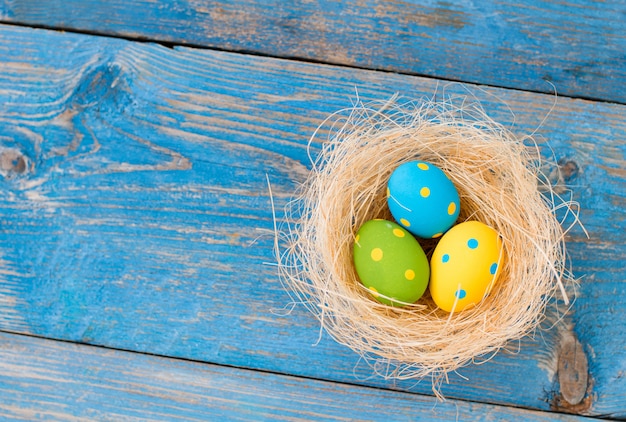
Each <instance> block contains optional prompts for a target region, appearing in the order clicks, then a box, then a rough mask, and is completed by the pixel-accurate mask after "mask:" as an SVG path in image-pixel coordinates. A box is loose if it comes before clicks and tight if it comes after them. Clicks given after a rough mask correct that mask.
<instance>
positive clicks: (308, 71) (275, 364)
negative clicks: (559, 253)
mask: <svg viewBox="0 0 626 422" xmlns="http://www.w3.org/2000/svg"><path fill="white" fill-rule="evenodd" d="M0 54H1V57H3V60H2V61H0V143H1V145H2V150H1V157H0V158H1V160H0V164H1V166H0V167H1V168H0V170H1V171H2V174H3V176H4V179H3V180H2V182H1V183H2V185H3V186H2V189H1V190H0V216H1V217H0V218H1V221H2V230H1V231H0V236H1V238H0V257H1V259H2V267H1V269H0V286H1V290H0V329H1V330H4V331H13V332H18V333H26V334H34V335H37V336H42V337H46V338H53V339H63V340H67V341H72V342H81V343H89V344H93V345H104V346H108V347H112V348H119V349H125V350H132V351H137V352H145V353H150V354H158V355H164V356H171V357H181V358H186V359H192V360H196V361H202V362H209V363H215V364H223V365H230V366H236V367H243V368H251V369H257V370H261V371H271V372H276V373H283V374H289V375H295V376H303V377H309V378H314V379H321V380H329V381H339V382H348V383H356V384H361V385H367V386H377V387H384V388H391V389H396V390H405V391H412V392H418V393H426V394H429V393H430V388H431V386H430V381H429V380H424V381H422V382H420V383H417V382H392V381H385V380H383V379H381V378H379V377H376V376H373V375H372V371H371V369H370V368H369V367H368V366H367V365H366V364H364V363H363V362H361V361H359V359H358V357H357V356H356V355H355V354H354V353H353V352H352V351H350V350H348V349H346V348H345V347H343V346H340V345H338V344H337V343H335V342H334V341H332V340H331V339H329V338H328V336H325V335H322V337H321V340H320V342H319V344H316V345H315V343H316V342H317V341H318V335H319V326H318V324H317V323H316V321H315V320H314V319H313V318H312V317H311V316H310V315H309V314H307V313H306V312H305V310H304V309H303V308H302V307H296V308H295V309H294V310H293V312H292V313H291V314H290V315H282V314H281V310H282V309H283V308H284V307H286V306H287V307H288V305H289V298H288V296H287V295H286V293H284V291H283V290H282V288H281V286H280V283H279V281H278V279H277V276H276V271H275V268H274V267H272V266H271V265H266V263H267V262H272V261H273V260H274V258H273V256H272V243H273V238H272V234H271V230H272V227H273V225H272V213H271V209H270V200H269V195H268V190H267V186H266V179H265V177H266V174H267V175H268V176H269V179H270V180H271V182H272V187H273V194H274V200H275V201H276V204H277V207H278V208H280V207H282V205H284V204H285V202H286V201H287V200H288V198H289V196H290V195H291V194H292V192H293V189H294V188H295V186H296V185H297V183H298V182H301V181H302V180H303V179H304V177H305V175H306V172H307V168H308V167H307V166H308V165H309V163H308V158H307V153H306V143H307V141H308V138H309V136H310V134H311V133H312V132H313V130H314V129H315V128H316V127H317V125H318V124H319V123H320V122H321V121H322V120H323V119H324V118H325V117H326V116H327V115H328V114H329V113H330V112H333V111H335V110H337V109H339V108H343V107H346V106H349V105H350V103H351V101H352V100H353V99H354V96H355V87H357V88H358V92H359V96H360V98H361V99H363V100H364V101H367V100H370V99H385V98H388V97H389V96H391V95H392V94H394V93H396V92H399V93H402V94H405V95H407V96H410V97H421V96H428V97H432V96H433V95H434V94H435V93H436V92H437V95H441V94H442V93H443V91H444V90H445V92H446V93H447V94H449V95H459V96H460V95H467V93H468V90H469V91H471V92H473V93H474V94H475V96H476V98H477V99H478V100H480V101H481V102H482V103H483V106H484V108H485V109H486V110H487V111H488V112H489V114H490V115H492V116H493V117H494V118H495V119H496V120H498V121H500V122H503V123H505V124H508V123H510V125H511V127H512V128H513V129H514V130H515V131H516V132H518V133H520V134H527V133H531V132H533V131H534V130H535V129H537V126H538V125H540V123H541V122H542V120H543V119H544V117H546V115H547V114H548V112H549V110H550V109H551V107H552V105H553V102H554V100H555V99H554V98H553V97H551V96H547V95H540V94H532V93H525V92H519V91H508V90H504V89H495V88H480V89H479V88H478V87H471V86H468V87H464V86H460V85H456V84H453V85H449V86H445V87H442V86H441V85H439V88H437V86H438V84H440V82H438V81H437V80H430V79H424V78H418V77H409V76H400V75H394V74H388V73H382V72H373V71H365V70H354V69H346V68H339V67H332V66H327V65H316V64H306V63H297V62H293V61H286V60H278V59H272V58H261V57H253V56H246V55H242V54H232V53H225V52H216V51H202V50H195V49H190V48H180V47H177V48H174V49H169V48H165V47H162V46H158V45H153V44H139V43H133V42H127V41H122V40H114V39H106V38H99V37H93V36H85V35H74V34H60V33H56V32H49V31H43V30H32V29H24V28H18V27H10V26H0ZM509 107H510V109H511V110H512V111H513V113H514V115H515V117H513V115H512V114H511V113H510V111H509ZM625 116H626V107H625V106H621V105H616V104H605V103H596V102H589V101H583V100H570V99H563V98H561V99H559V101H558V104H557V105H556V107H555V109H554V111H553V112H552V113H551V114H550V115H549V117H548V118H547V119H546V121H545V123H544V124H543V126H541V127H540V128H539V129H538V135H539V136H540V137H541V138H542V139H544V140H546V141H549V144H550V147H551V148H552V149H553V151H554V153H555V155H556V159H566V160H573V161H574V162H575V163H576V164H577V166H578V168H579V171H577V172H573V173H571V174H568V177H567V178H566V179H565V180H564V182H563V183H564V184H563V186H562V187H563V188H570V189H572V191H573V195H574V197H575V199H577V200H578V201H580V203H581V205H582V210H583V211H582V220H583V222H584V224H585V225H586V227H587V229H588V230H589V232H590V239H586V238H585V237H584V235H583V233H582V231H581V230H580V229H576V230H574V231H573V232H572V233H571V235H570V237H569V242H568V245H569V250H570V253H571V256H572V264H573V270H574V273H575V275H577V276H580V277H583V276H584V278H582V281H581V286H580V289H579V297H578V299H577V301H576V303H575V305H574V308H573V311H572V315H571V316H570V317H569V318H568V321H569V322H571V326H572V328H571V332H570V331H569V329H566V328H563V326H559V327H558V328H557V329H553V330H549V331H541V332H538V333H537V335H536V337H535V338H534V339H531V338H528V339H524V340H523V341H522V342H520V344H519V345H518V344H512V345H511V349H512V350H513V351H516V353H507V352H502V353H500V354H498V355H497V356H496V357H495V358H494V359H492V360H491V361H489V362H487V363H485V364H483V365H475V366H470V367H467V368H464V369H463V370H461V371H459V372H460V374H461V375H460V376H459V375H456V374H451V376H450V383H449V384H447V385H444V386H443V390H442V391H443V393H444V394H445V395H446V396H447V397H448V398H459V399H464V400H472V401H480V402H488V403H496V404H503V405H510V406H515V407H526V408H533V409H539V410H550V409H557V408H558V409H561V410H564V411H573V412H579V413H583V414H590V415H605V416H610V417H626V404H625V401H624V397H625V395H626V377H624V374H625V373H626V350H625V349H624V344H626V334H625V333H624V331H623V329H622V326H623V323H624V315H626V303H625V302H624V301H622V300H621V297H623V295H624V294H626V284H625V283H624V279H625V269H624V265H623V262H624V259H625V258H626V246H625V245H626V233H625V230H624V226H625V224H626V223H625V222H624V218H623V206H624V203H625V197H626V184H625V183H624V179H625V176H626V175H625V173H624V163H625V152H626V143H625V142H624V140H626V119H624V117H625ZM513 122H515V123H513ZM544 152H546V153H547V148H544ZM568 333H570V335H569V336H568V335H567V334H568ZM571 336H574V338H577V339H578V340H579V342H580V344H581V349H582V350H583V351H584V353H585V354H586V355H587V358H588V361H589V381H588V383H587V385H583V386H582V388H583V390H585V393H584V398H583V400H582V402H581V403H580V404H578V405H576V406H570V405H567V404H566V403H564V402H563V400H562V397H561V394H560V393H559V384H558V379H559V377H558V376H557V374H556V372H557V368H558V367H559V355H560V353H561V351H562V350H561V347H560V342H561V339H562V338H568V339H571ZM568 341H569V340H568ZM568 344H575V343H571V341H569V343H568ZM518 347H519V351H517V349H518ZM570 351H571V350H570V349H569V348H567V350H565V352H567V353H565V355H564V356H567V355H568V353H569V352H570ZM570 354H571V353H570ZM574 355H575V353H574ZM463 377H466V378H467V379H464V378H463ZM570 390H571V388H570V389H568V391H570ZM573 390H576V389H575V388H574V389H573Z"/></svg>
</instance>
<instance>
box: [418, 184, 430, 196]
mask: <svg viewBox="0 0 626 422" xmlns="http://www.w3.org/2000/svg"><path fill="white" fill-rule="evenodd" d="M420 195H422V197H424V198H428V197H429V196H430V189H428V188H427V187H426V186H424V187H423V188H422V189H420Z"/></svg>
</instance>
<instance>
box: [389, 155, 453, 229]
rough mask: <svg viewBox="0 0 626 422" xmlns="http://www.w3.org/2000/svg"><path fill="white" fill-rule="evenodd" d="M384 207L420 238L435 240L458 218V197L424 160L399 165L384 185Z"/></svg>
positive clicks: (439, 174)
mask: <svg viewBox="0 0 626 422" xmlns="http://www.w3.org/2000/svg"><path fill="white" fill-rule="evenodd" d="M387 204H388V206H389V210H390V211H391V215H392V216H393V218H394V219H395V220H396V221H397V222H398V223H399V224H400V225H402V226H403V227H404V228H405V229H406V230H408V231H409V232H411V233H413V234H414V235H416V236H418V237H421V238H427V239H431V238H436V237H439V236H441V235H442V234H443V233H445V232H446V231H448V230H449V229H450V227H452V226H453V225H454V223H455V221H456V219H457V218H458V216H459V211H460V208H461V207H460V201H459V194H458V192H457V190H456V187H455V186H454V183H452V181H451V180H450V179H449V178H448V176H447V175H446V174H445V173H444V172H443V170H441V169H440V168H439V167H437V166H435V165H434V164H432V163H430V162H427V161H409V162H406V163H404V164H401V165H399V166H398V167H397V168H396V169H395V170H394V171H393V172H392V173H391V176H390V178H389V181H388V183H387Z"/></svg>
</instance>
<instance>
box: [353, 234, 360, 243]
mask: <svg viewBox="0 0 626 422" xmlns="http://www.w3.org/2000/svg"><path fill="white" fill-rule="evenodd" d="M360 238H361V236H360V235H358V234H357V235H356V237H355V238H354V243H359V239H360Z"/></svg>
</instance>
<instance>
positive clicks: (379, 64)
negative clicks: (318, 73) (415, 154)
mask: <svg viewBox="0 0 626 422" xmlns="http://www.w3.org/2000/svg"><path fill="white" fill-rule="evenodd" d="M3 7H4V11H3V12H2V13H1V14H0V19H1V20H3V21H5V22H13V23H20V24H27V25H43V26H46V27H54V28H63V29H68V30H79V31H89V32H95V33H100V34H109V35H120V36H123V37H131V38H137V39H148V40H158V41H164V42H171V43H175V44H190V45H201V46H205V47H211V48H217V49H222V50H233V51H245V52H254V53H257V54H262V55H270V56H275V57H295V58H300V59H305V60H314V61H320V62H326V63H335V64H341V65H348V66H357V67H363V68H370V69H385V70H390V71H394V72H402V73H409V74H418V75H428V76H432V77H436V78H443V79H447V80H455V81H463V82H473V83H480V84H487V85H493V86H501V87H509V88H516V89H522V90H530V91H537V92H552V91H553V87H552V85H551V84H550V83H548V82H546V81H549V82H551V83H552V84H554V86H555V87H556V90H557V92H559V94H560V95H566V96H574V97H585V98H594V99H601V100H607V101H615V102H621V103H624V102H626V88H625V87H626V56H625V55H624V51H626V2H625V1H623V0H619V1H609V2H597V1H593V0H578V1H576V2H569V3H566V2H556V1H551V2H545V1H526V2H519V1H513V0H505V1H498V2H492V1H487V2H485V1H482V2H475V1H468V0H464V1H455V2H441V1H433V0H410V1H399V0H352V1H343V2H336V1H332V0H316V1H309V0H307V1H304V0H302V1H289V2H284V1H276V0H274V1H258V0H237V1H227V2H226V1H209V0H204V1H198V0H194V1H183V0H179V1H171V2H165V3H164V2H155V1H152V0H138V1H132V2H129V1H124V0H106V1H104V0H19V1H18V0H0V11H2V8H3ZM68 10H71V13H68Z"/></svg>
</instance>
